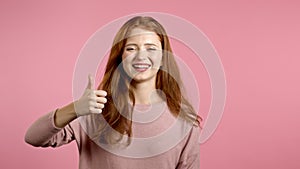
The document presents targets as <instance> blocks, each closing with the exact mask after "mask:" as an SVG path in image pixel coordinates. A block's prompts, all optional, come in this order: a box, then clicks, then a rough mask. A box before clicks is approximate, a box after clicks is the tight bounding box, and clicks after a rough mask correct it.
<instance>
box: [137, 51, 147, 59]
mask: <svg viewBox="0 0 300 169" xmlns="http://www.w3.org/2000/svg"><path fill="white" fill-rule="evenodd" d="M146 58H147V52H146V50H144V49H141V50H139V51H138V52H137V54H136V59H138V60H144V59H146Z"/></svg>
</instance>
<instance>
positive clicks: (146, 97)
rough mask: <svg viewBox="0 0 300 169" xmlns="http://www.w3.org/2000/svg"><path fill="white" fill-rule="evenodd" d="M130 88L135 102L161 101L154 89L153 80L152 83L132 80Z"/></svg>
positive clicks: (150, 102) (149, 102)
mask: <svg viewBox="0 0 300 169" xmlns="http://www.w3.org/2000/svg"><path fill="white" fill-rule="evenodd" d="M132 89H133V94H134V98H135V104H152V103H157V102H161V101H162V99H161V97H160V96H159V94H158V92H157V90H156V87H155V81H154V82H153V83H149V82H134V83H132Z"/></svg>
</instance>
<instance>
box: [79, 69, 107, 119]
mask: <svg viewBox="0 0 300 169" xmlns="http://www.w3.org/2000/svg"><path fill="white" fill-rule="evenodd" d="M106 95H107V93H106V91H104V90H95V88H94V78H93V77H92V76H91V75H89V76H88V85H87V87H86V89H85V91H84V93H83V95H82V96H81V97H80V99H79V100H77V101H75V102H74V106H75V111H76V114H77V116H84V115H88V114H93V113H102V109H103V108H104V104H105V103H106V102H107V99H106V98H105V96H106Z"/></svg>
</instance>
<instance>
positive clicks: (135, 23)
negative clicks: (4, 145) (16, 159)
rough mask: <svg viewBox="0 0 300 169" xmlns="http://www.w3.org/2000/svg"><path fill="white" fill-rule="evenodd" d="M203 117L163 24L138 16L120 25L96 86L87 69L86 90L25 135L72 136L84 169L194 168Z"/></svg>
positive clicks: (43, 139)
mask: <svg viewBox="0 0 300 169" xmlns="http://www.w3.org/2000/svg"><path fill="white" fill-rule="evenodd" d="M200 121H201V118H200V117H199V116H198V115H197V113H196V112H195V111H194V109H193V107H192V106H191V104H190V103H189V102H188V101H187V99H186V98H185V97H184V96H183V91H182V82H181V80H180V73H179V69H178V67H177V64H176V61H175V59H174V56H173V54H172V50H171V46H170V42H169V39H168V36H167V34H166V32H165V30H164V28H163V27H162V25H161V24H160V23H159V22H157V21H156V20H155V19H153V18H151V17H142V16H137V17H134V18H132V19H130V20H128V21H127V22H126V23H125V24H124V25H123V26H122V27H121V28H120V30H119V31H118V32H117V34H116V36H115V39H114V42H113V45H112V48H111V51H110V55H109V59H108V62H107V65H106V70H105V74H104V77H103V79H102V82H101V83H100V85H99V86H98V88H97V89H96V90H95V89H94V80H93V77H92V76H89V80H88V86H87V88H86V90H85V92H84V94H83V96H82V97H81V98H80V99H78V100H77V101H75V102H72V103H70V104H69V105H66V106H65V107H62V108H58V109H56V110H54V111H52V112H50V113H48V114H46V115H44V116H42V117H41V118H39V119H38V120H37V121H36V122H35V123H33V124H32V125H31V127H30V128H29V129H28V131H27V133H26V136H25V141H26V142H27V143H29V144H31V145H33V146H41V147H48V146H52V147H58V146H61V145H63V144H67V143H69V142H71V141H73V140H75V141H76V142H77V145H78V149H79V154H80V156H79V158H80V159H79V168H82V169H83V168H84V169H86V168H91V169H94V168H97V169H99V168H103V169H122V168H126V169H127V168H128V169H135V168H136V169H148V168H149V169H150V168H151V169H153V168H160V169H175V168H176V169H187V168H189V169H198V168H199V165H200V162H199V141H198V139H199V132H200V129H199V128H200V127H199V126H200Z"/></svg>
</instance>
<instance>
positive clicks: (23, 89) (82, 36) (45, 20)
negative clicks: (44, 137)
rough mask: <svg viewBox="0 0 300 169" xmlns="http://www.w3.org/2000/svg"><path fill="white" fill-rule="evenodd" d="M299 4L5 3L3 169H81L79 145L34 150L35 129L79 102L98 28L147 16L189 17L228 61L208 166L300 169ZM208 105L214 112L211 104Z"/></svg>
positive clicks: (204, 152)
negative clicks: (81, 76) (90, 42)
mask: <svg viewBox="0 0 300 169" xmlns="http://www.w3.org/2000/svg"><path fill="white" fill-rule="evenodd" d="M125 6H126V8H125ZM131 6H132V7H131ZM299 7H300V3H299V2H298V1H292V0H290V1H279V0H273V1H271V0H267V1H263V2H262V1H245V0H242V1H237V0H229V1H219V2H218V1H216V0H212V1H209V2H204V1H197V0H191V1H178V2H176V3H175V1H174V0H165V1H156V0H153V1H149V2H144V1H133V0H131V1H130V0H129V1H120V2H117V1H115V0H110V1H107V2H105V3H104V2H102V1H96V0H93V1H92V0H90V1H75V2H74V1H71V0H69V1H68V0H63V1H56V2H54V1H47V2H42V1H38V0H29V1H16V0H4V1H3V0H2V1H1V2H0V21H1V26H0V29H1V31H0V44H1V50H0V54H1V57H0V58H1V61H0V77H2V80H1V83H0V85H1V87H0V93H1V95H2V97H1V100H0V104H1V109H2V110H1V114H2V118H1V128H0V132H1V135H2V137H1V139H0V143H1V144H0V145H1V148H0V151H1V155H0V156H1V164H0V168H36V169H37V168H44V169H47V168H49V169H50V168H51V169H52V168H77V166H78V152H77V149H76V145H75V143H72V144H69V145H67V146H64V147H61V148H58V149H52V148H48V149H42V148H33V147H31V146H29V145H26V144H25V142H24V134H25V131H26V129H27V128H28V127H29V125H30V124H31V123H32V122H33V121H34V120H35V119H36V118H37V117H39V116H41V115H42V114H44V113H46V112H48V111H50V110H52V109H54V108H56V107H59V106H63V105H64V104H66V103H68V102H69V101H71V100H72V76H73V70H74V67H75V62H76V59H77V56H78V54H79V52H80V49H81V48H82V46H83V45H84V44H85V42H86V41H87V39H88V38H89V37H90V36H91V35H92V34H93V33H94V32H95V31H96V30H98V29H99V28H100V27H101V26H103V25H105V24H107V23H108V22H110V21H112V20H114V19H117V18H119V17H122V16H124V15H128V14H132V13H136V12H146V11H148V12H154V11H160V12H166V13H170V14H174V15H177V16H180V17H182V18H185V19H187V20H189V21H190V22H192V23H193V24H195V25H196V26H197V27H199V29H201V30H202V31H203V32H204V33H205V34H206V35H207V36H208V37H209V39H210V40H211V41H212V43H213V44H214V46H215V48H216V50H217V51H218V53H219V56H220V58H221V60H222V63H223V66H224V70H225V74H226V81H227V102H226V107H225V111H224V114H223V118H222V120H221V122H220V125H219V127H218V128H217V130H216V132H215V133H214V135H213V136H212V137H211V138H210V139H209V140H208V141H207V142H205V143H204V144H202V146H201V168H203V169H217V168H230V169H241V168H242V169H248V168H249V169H250V168H264V169H271V168H272V169H281V168H286V169H298V168H300V162H299V157H300V145H299V142H300V134H299V131H298V129H300V123H299V122H298V121H299V119H300V104H299V100H300V88H299V86H300V78H299V74H300V68H299V66H298V65H299V63H300V59H299V56H300V50H299V39H300V31H299V30H300V22H299V16H300V10H299ZM205 84H206V86H207V83H205ZM203 93H204V95H205V91H203ZM206 94H207V93H206ZM201 104H202V106H203V107H204V109H203V110H206V111H207V110H208V108H207V107H208V106H209V101H207V100H206V101H205V100H203V102H202V103H201ZM201 114H202V115H203V116H206V113H205V112H201Z"/></svg>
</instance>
